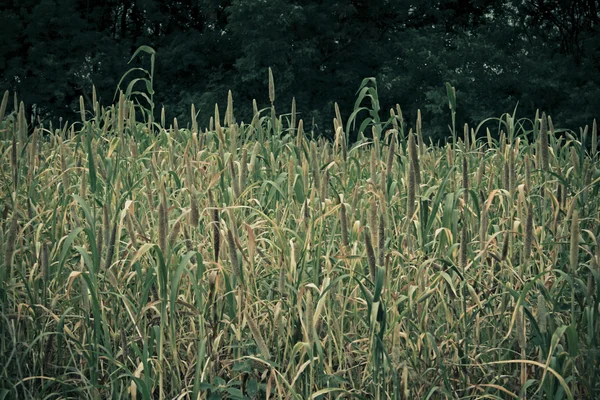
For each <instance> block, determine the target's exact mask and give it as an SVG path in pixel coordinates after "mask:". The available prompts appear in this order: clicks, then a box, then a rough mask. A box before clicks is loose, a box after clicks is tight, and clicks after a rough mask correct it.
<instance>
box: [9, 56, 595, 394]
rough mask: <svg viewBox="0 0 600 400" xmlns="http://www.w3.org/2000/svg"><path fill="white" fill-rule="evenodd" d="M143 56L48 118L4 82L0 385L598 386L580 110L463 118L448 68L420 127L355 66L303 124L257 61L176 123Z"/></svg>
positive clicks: (588, 179) (193, 390) (16, 390)
mask: <svg viewBox="0 0 600 400" xmlns="http://www.w3.org/2000/svg"><path fill="white" fill-rule="evenodd" d="M141 51H142V52H145V53H147V54H148V55H151V56H152V57H153V55H154V53H153V51H152V50H151V49H149V48H142V49H141ZM152 59H153V58H152ZM152 76H153V75H152V73H147V75H145V76H144V77H143V78H140V79H141V80H140V81H138V82H141V83H144V84H146V86H145V88H146V90H145V91H144V92H143V93H145V96H146V98H145V100H144V101H145V103H144V104H146V106H144V107H142V106H141V105H140V103H139V102H137V101H135V102H134V101H133V100H134V99H138V100H139V99H142V98H143V93H137V94H136V91H135V90H133V86H131V87H130V88H129V90H126V92H125V93H121V94H120V96H119V100H118V102H117V103H116V104H114V105H112V106H110V107H101V106H100V105H99V103H98V100H97V98H96V93H95V92H94V93H93V94H92V95H91V96H90V97H91V101H89V102H88V101H84V99H83V98H82V99H81V102H80V111H81V112H80V121H78V122H75V123H72V124H67V123H65V124H64V125H62V126H60V127H56V126H54V127H52V126H43V125H37V124H36V126H30V124H29V123H28V116H27V115H26V113H25V107H24V105H23V103H20V104H18V102H17V100H16V98H15V101H14V107H13V106H9V105H8V103H9V102H12V101H9V95H8V92H7V94H6V95H5V96H4V99H3V101H2V107H1V110H0V138H1V139H2V140H1V141H0V155H1V157H2V163H1V164H0V193H1V195H2V204H3V206H2V220H1V222H0V234H1V237H2V240H1V241H0V242H1V243H3V247H2V254H3V256H2V257H1V259H0V263H1V269H0V320H1V323H0V359H1V360H2V369H1V370H0V399H8V398H40V399H41V398H44V399H51V398H86V399H87V398H90V399H103V398H112V399H121V398H132V399H153V398H158V399H171V398H182V399H186V398H190V399H197V398H202V399H218V398H231V399H262V398H285V399H309V398H310V399H334V398H358V399H370V398H373V399H387V398H397V399H400V398H402V399H421V398H449V399H450V398H488V399H490V398H525V397H527V398H530V399H535V398H547V399H573V398H578V399H579V398H597V397H598V396H600V382H599V381H598V378H599V377H600V371H599V369H600V363H599V361H600V353H599V350H600V343H599V339H600V308H599V303H600V225H599V222H600V196H598V191H599V189H600V170H599V163H598V160H599V156H598V154H597V152H596V150H597V127H596V124H595V123H594V124H593V126H592V128H591V129H588V128H587V127H586V128H585V130H582V131H580V132H573V131H567V130H559V129H556V128H555V127H554V125H553V121H552V119H551V118H550V117H548V116H546V114H543V113H542V114H541V115H539V114H538V115H536V116H535V118H533V119H516V118H514V115H510V114H504V115H502V116H501V117H500V118H496V119H492V120H489V121H488V122H492V123H493V124H494V126H495V129H493V130H491V131H490V130H487V132H484V131H483V128H481V129H479V127H477V128H476V127H469V126H464V129H463V127H457V126H456V119H455V112H456V102H457V99H456V91H455V90H454V88H453V87H451V86H450V85H448V86H447V88H446V89H447V94H448V98H447V99H446V104H449V105H450V112H449V113H448V116H447V120H448V121H449V123H450V125H451V127H452V141H451V142H450V143H448V144H447V145H446V146H445V147H441V148H440V147H436V146H433V145H429V144H428V143H426V142H425V140H424V137H426V131H427V129H429V128H428V127H427V121H425V120H424V121H421V117H420V114H419V115H418V117H417V120H416V121H415V123H414V126H415V130H414V131H413V130H411V129H408V128H407V127H408V123H407V122H406V116H403V113H402V110H401V109H400V107H399V106H398V107H395V108H393V109H392V110H390V111H385V112H384V110H382V109H381V106H380V103H379V97H378V92H377V88H376V86H375V80H374V79H365V80H364V81H363V83H362V85H361V87H360V88H359V91H358V99H357V101H356V106H355V109H354V111H353V112H352V113H351V114H350V115H348V116H342V113H341V110H340V109H339V108H337V106H336V107H335V108H334V109H335V114H336V118H335V120H334V122H333V127H332V128H333V132H335V136H334V138H333V140H332V141H325V140H324V139H322V138H321V139H319V140H314V139H313V137H312V135H311V132H310V131H308V130H307V128H306V126H307V124H306V121H303V120H302V119H300V118H299V116H298V115H297V112H296V105H295V103H293V104H292V106H291V110H292V111H291V112H288V113H286V114H281V112H280V111H278V110H280V109H282V108H284V105H283V104H280V105H279V107H280V108H278V110H276V109H275V104H279V103H278V101H277V99H276V97H275V95H276V90H275V86H274V84H273V81H272V74H269V77H270V79H269V102H270V104H271V106H270V107H267V108H265V109H262V110H260V109H258V107H257V106H256V103H255V104H254V111H253V113H252V115H253V116H252V119H251V121H250V122H249V123H242V122H241V120H238V119H237V117H236V115H237V114H238V113H237V107H238V104H239V103H235V104H236V106H234V102H233V97H232V96H231V93H230V96H229V99H228V102H227V106H226V108H225V109H223V107H221V108H219V107H215V111H214V116H213V118H211V120H210V122H209V126H208V128H207V129H199V125H198V123H197V122H196V114H197V113H196V110H195V108H194V106H192V107H191V113H190V114H191V117H190V119H191V121H192V122H191V124H190V125H189V127H188V128H183V127H181V126H178V125H179V124H178V122H177V120H176V119H175V120H173V121H172V123H171V122H168V123H167V121H166V116H165V112H164V110H163V114H162V118H161V120H160V121H154V120H153V118H152V116H153V112H152V110H151V108H152V107H153V101H154V100H153V97H152V96H153V81H152ZM141 86H142V85H140V87H141ZM459 100H460V98H459ZM140 101H141V100H140ZM248 105H249V104H248ZM248 108H250V107H248ZM223 111H224V112H223ZM351 135H356V137H357V138H358V140H357V141H356V142H355V143H353V144H351V143H352V142H351V141H350V140H349V137H350V136H351ZM588 142H590V143H591V144H592V145H591V146H583V145H582V143H588Z"/></svg>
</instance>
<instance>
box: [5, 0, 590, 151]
mask: <svg viewBox="0 0 600 400" xmlns="http://www.w3.org/2000/svg"><path fill="white" fill-rule="evenodd" d="M0 10H1V12H0V71H1V76H0V89H2V90H6V89H10V90H13V91H17V92H18V93H19V94H20V97H21V98H22V99H23V100H24V101H25V104H27V105H28V107H29V111H31V112H30V113H28V114H32V113H33V114H35V113H37V114H38V115H40V116H42V117H43V118H58V117H62V118H63V120H74V118H75V116H76V114H75V112H76V109H77V107H78V99H79V96H80V95H84V96H88V95H89V93H90V92H91V85H92V82H93V83H94V84H95V85H96V87H97V89H98V93H99V97H100V99H101V102H102V104H104V105H108V104H111V103H112V102H113V101H116V99H114V88H115V87H116V84H117V83H118V79H117V77H119V76H121V75H122V74H123V73H124V72H125V71H126V70H127V69H128V68H129V66H128V65H127V64H126V63H127V61H128V60H129V57H130V55H131V54H132V52H133V50H135V49H136V48H137V47H138V46H140V45H149V46H151V47H153V48H155V49H156V50H157V52H158V59H157V66H156V77H157V85H156V90H157V94H156V99H155V100H156V110H157V112H158V110H160V108H161V106H162V105H165V106H166V108H167V110H168V111H169V113H170V116H171V117H173V116H174V117H178V118H179V120H180V123H181V125H182V126H185V125H186V124H187V123H189V121H190V120H189V118H188V106H189V104H190V103H195V104H196V109H197V110H198V111H199V113H200V114H199V117H200V120H201V121H208V117H209V115H210V114H211V113H212V107H213V104H214V103H216V102H218V103H220V104H223V103H224V102H225V101H226V96H227V90H229V89H231V90H232V91H233V93H234V95H235V97H236V99H237V100H238V101H239V102H240V103H247V104H248V105H249V104H250V102H251V100H252V98H254V97H256V98H257V100H258V104H259V107H262V106H265V105H268V103H267V99H266V97H264V93H263V91H262V90H261V88H263V87H264V85H265V84H266V78H265V76H266V74H265V71H266V69H267V67H272V68H273V71H274V74H275V76H276V77H277V78H278V82H279V88H278V89H279V90H278V103H277V104H278V106H279V107H281V108H285V109H287V108H289V105H290V104H291V100H292V95H294V96H296V100H297V103H298V110H301V111H302V116H303V118H304V119H305V121H306V122H307V123H308V124H310V125H311V126H312V120H313V118H314V120H315V124H316V128H315V131H316V132H317V133H318V134H324V135H327V136H329V137H331V135H332V134H333V133H332V131H331V129H330V122H331V120H332V119H333V116H334V115H333V107H332V106H333V101H338V102H339V103H340V105H341V106H342V108H343V109H350V108H351V107H352V102H353V101H354V95H353V93H352V89H353V88H355V87H357V86H358V84H359V83H360V81H361V80H362V79H363V78H364V77H367V76H374V77H376V78H377V81H378V82H379V85H380V98H381V102H382V107H383V108H384V109H389V108H390V107H393V106H394V105H395V104H396V103H398V104H400V105H401V106H402V107H403V108H404V110H405V114H406V116H407V120H408V121H410V123H411V124H412V123H413V122H414V121H415V118H416V108H417V107H422V108H423V109H422V111H423V113H424V117H425V118H426V119H427V120H428V121H431V126H430V127H429V128H428V129H427V130H426V131H425V132H424V135H425V137H428V136H430V137H432V138H433V139H434V140H437V139H440V138H443V137H446V136H448V130H447V129H446V126H447V125H446V119H445V113H444V110H445V90H444V82H446V81H450V82H451V83H452V84H453V85H454V86H455V87H457V88H458V90H459V92H458V96H459V97H460V104H461V108H460V109H459V110H458V111H457V112H458V120H459V121H460V122H469V123H473V122H475V121H481V120H482V119H483V118H485V117H487V116H489V115H500V114H502V113H504V112H511V113H512V111H513V109H514V108H515V106H516V105H517V103H518V104H519V108H518V110H517V113H518V114H517V115H520V116H529V115H532V114H533V113H535V108H534V107H539V108H542V109H544V110H547V111H548V112H550V113H551V114H552V115H553V116H555V118H556V119H557V120H560V121H562V122H563V123H565V125H566V126H582V125H583V124H585V123H588V122H589V120H591V118H592V117H594V116H595V115H593V113H594V112H597V110H598V109H600V100H599V99H600V31H599V29H600V25H599V22H600V1H598V0H573V1H562V0H459V1H456V0H435V1H431V0H414V1H404V0H402V1H391V0H378V1H365V0H321V1H305V0H268V1H266V0H263V1H260V0H252V1H248V0H182V1H176V2H166V1H159V0H106V1H101V2H96V1H89V0H85V1H84V0H35V1H34V0H3V1H2V5H0ZM87 100H88V101H90V99H89V98H87ZM248 108H249V107H248ZM251 117H252V115H251V113H245V114H244V113H241V114H240V115H239V118H240V120H245V121H246V122H249V119H250V118H251ZM55 123H56V121H55Z"/></svg>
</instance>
